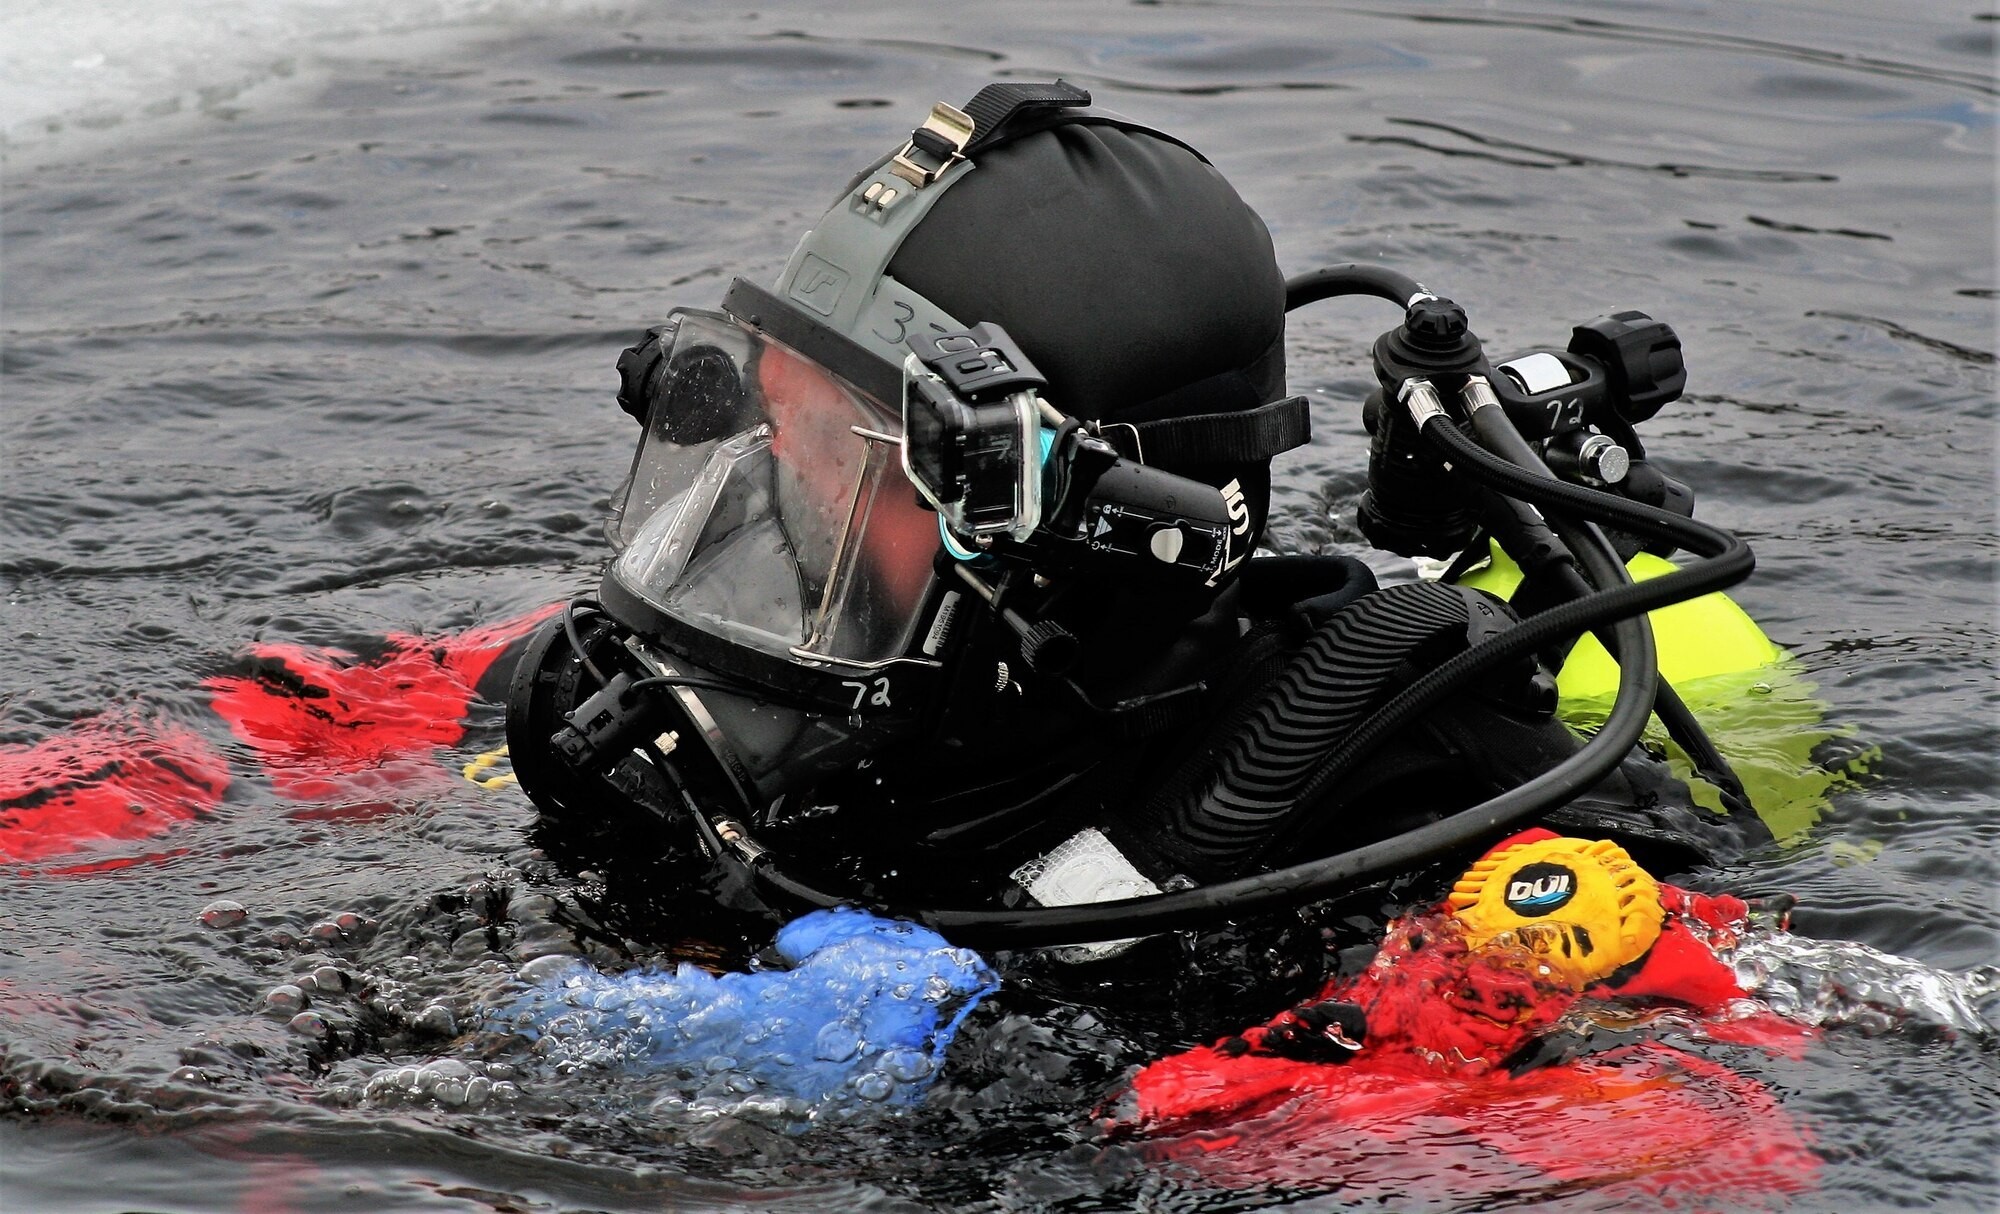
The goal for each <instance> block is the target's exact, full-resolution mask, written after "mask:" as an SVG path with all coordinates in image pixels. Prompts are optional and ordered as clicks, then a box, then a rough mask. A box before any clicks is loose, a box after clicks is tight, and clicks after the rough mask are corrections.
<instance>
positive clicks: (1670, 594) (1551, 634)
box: [1299, 415, 1757, 798]
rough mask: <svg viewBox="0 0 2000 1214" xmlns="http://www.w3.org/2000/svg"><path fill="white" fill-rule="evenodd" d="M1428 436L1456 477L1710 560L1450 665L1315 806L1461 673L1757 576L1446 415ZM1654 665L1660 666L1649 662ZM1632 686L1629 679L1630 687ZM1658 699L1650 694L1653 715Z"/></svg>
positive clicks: (1347, 763) (1569, 607)
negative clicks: (1476, 436) (1550, 475)
mask: <svg viewBox="0 0 2000 1214" xmlns="http://www.w3.org/2000/svg"><path fill="white" fill-rule="evenodd" d="M1421 433H1422V435H1423V436H1424V438H1426V439H1428V440H1429V441H1431V442H1433V443H1435V444H1437V445H1438V446H1440V447H1442V448H1443V449H1444V453H1445V455H1446V456H1447V458H1449V459H1450V460H1452V461H1453V464H1454V466H1455V467H1456V468H1458V469H1459V470H1460V471H1463V472H1465V473H1466V474H1467V475H1470V476H1471V477H1472V478H1473V479H1474V480H1477V481H1480V482H1482V483H1484V484H1486V485H1487V486H1488V487H1490V488H1493V489H1497V490H1499V491H1500V492H1503V493H1506V494H1508V495H1509V496H1512V497H1517V498H1520V499H1522V500H1523V501H1527V502H1530V503H1532V504H1534V505H1536V506H1540V507H1543V508H1544V509H1548V510H1558V511H1562V510H1567V511H1570V512H1571V513H1574V514H1575V515H1577V516H1579V517H1582V518H1586V519H1590V520H1591V521H1594V522H1613V523H1617V524H1618V525H1620V526H1622V527H1624V528H1626V529H1627V530H1631V531H1636V532H1639V533H1640V534H1642V535H1647V536H1653V537H1658V538H1663V539H1672V540H1674V541H1675V542H1676V543H1678V544H1679V545H1680V546H1682V547H1684V548H1687V549H1688V550H1689V551H1691V552H1694V553H1697V554H1698V555H1701V556H1704V557H1707V558H1709V559H1708V560H1705V561H1703V562H1702V563H1701V564H1699V565H1695V566H1691V567H1689V568H1685V569H1677V570H1675V571H1674V572H1672V573H1669V574H1666V575H1664V576H1661V577H1658V578H1654V579H1652V580H1650V581H1646V582H1639V583H1631V582H1627V583H1625V584H1623V585H1619V586H1615V587H1612V588H1609V589H1606V590H1601V591H1599V592H1598V593H1596V594H1593V595H1591V596H1590V597H1589V598H1587V599H1576V600H1572V601H1570V602H1568V603H1563V604H1561V605H1559V606H1556V607H1552V608H1550V609H1549V610H1547V611H1544V612H1542V613H1540V614H1538V615H1534V616H1530V617H1529V618H1528V619H1526V620H1524V621H1522V623H1521V626H1520V627H1518V628H1514V629H1510V630H1508V631H1507V632H1505V633H1503V634H1501V635H1500V636H1498V637H1496V638H1494V639H1493V640H1491V641H1488V642H1486V643H1485V644H1483V645H1480V646H1477V647H1475V648H1472V649H1468V650H1466V651H1465V652H1463V653H1460V654H1458V655H1457V656H1456V657H1453V658H1451V659H1450V660H1448V661H1446V662H1444V663H1443V664H1442V665H1440V666H1438V667H1437V668H1436V669H1435V670H1433V671H1431V673H1430V674H1428V675H1426V676H1424V677H1423V678H1422V679H1419V680H1418V681H1417V682H1415V683H1413V684H1411V685H1410V686H1409V687H1408V688H1406V689H1405V690H1404V691H1403V692H1402V693H1401V694H1400V695H1398V696H1397V697H1396V698H1395V699H1393V700H1391V701H1390V702H1389V703H1388V704H1386V705H1384V706H1383V708H1382V709H1381V710H1380V711H1379V712H1378V713H1376V715H1375V716H1374V717H1372V718H1370V719H1369V720H1367V721H1365V722H1363V723H1362V724H1361V726H1360V727H1359V728H1357V729H1356V730H1355V731H1354V732H1353V733H1352V734H1350V735H1348V738H1347V740H1346V741H1345V742H1343V743H1342V744H1341V746H1340V747H1339V748H1337V749H1336V750H1335V751H1334V752H1333V753H1332V754H1331V755H1329V756H1328V757H1327V758H1326V760H1325V761H1324V762H1323V763H1322V764H1321V767H1320V769H1319V770H1318V771H1317V772H1315V773H1314V775H1313V778H1312V779H1310V780H1308V781H1307V782H1306V784H1305V785H1304V786H1303V787H1302V788H1301V789H1300V793H1299V795H1300V797H1301V798H1311V797H1314V796H1317V795H1318V794H1319V793H1321V792H1323V791H1324V790H1325V789H1326V787H1327V786H1328V785H1329V784H1330V783H1332V782H1333V781H1334V780H1337V779H1339V778H1340V777H1342V776H1343V775H1345V774H1346V773H1347V772H1348V771H1349V770H1350V769H1351V768H1352V766H1353V765H1354V763H1355V762H1356V761H1357V760H1358V759H1359V758H1360V757H1361V756H1362V755H1364V754H1366V753H1367V752H1368V751H1369V750H1370V749H1372V748H1373V747H1374V746H1376V745H1377V744H1379V743H1380V742H1381V741H1382V740H1383V739H1384V738H1386V737H1387V736H1388V735H1389V734H1390V733H1392V732H1394V731H1395V730H1398V729H1401V728H1403V727H1404V726H1405V725H1407V724H1409V723H1410V722H1411V721H1412V720H1414V719H1415V718H1416V717H1417V715H1418V714H1420V713H1423V712H1425V711H1428V710H1429V709H1430V708H1432V707H1435V706H1436V705H1437V704H1438V703H1440V702H1442V700H1443V699H1444V697H1445V695H1446V694H1448V693H1449V691H1450V690H1451V688H1452V687H1454V686H1456V680H1453V679H1449V678H1447V677H1446V676H1448V675H1449V674H1450V673H1452V672H1453V671H1454V670H1455V669H1456V668H1461V667H1462V668H1464V669H1462V670H1459V671H1458V674H1459V677H1461V678H1464V677H1470V676H1471V674H1472V673H1474V672H1477V671H1479V670H1484V669H1486V668H1487V667H1489V666H1491V665H1493V664H1495V663H1496V662H1498V661H1503V660H1505V658H1509V657H1515V656H1519V655H1521V654H1525V653H1531V652H1533V651H1534V650H1535V649H1538V648H1540V647H1541V646H1542V645H1545V644H1548V643H1550V642H1552V641H1554V640H1556V639H1558V638H1568V637H1571V636H1575V635H1577V634H1578V633H1581V632H1585V631H1589V630H1591V629H1593V628H1595V627H1596V626H1597V625H1598V624H1601V623H1605V622H1608V621H1610V620H1615V619H1623V618H1626V617H1629V616H1633V615H1638V614H1643V613H1645V612H1648V611H1652V610H1654V609H1656V608H1659V607H1664V606H1667V605H1668V604H1671V603H1678V602H1682V601H1685V600H1687V599H1691V598H1696V597H1699V596H1700V595H1703V594H1707V593H1709V592H1710V591H1713V590H1721V589H1723V588H1725V587H1728V586H1733V585H1735V584H1736V583H1737V582H1740V581H1742V580H1743V579H1744V578H1746V577H1749V576H1750V573H1751V571H1752V570H1754V569H1755V568H1756V567H1757V561H1756V557H1755V556H1753V555H1752V554H1751V552H1750V548H1749V546H1748V545H1747V544H1745V543H1744V542H1743V541H1742V540H1740V539H1738V538H1736V537H1735V536H1733V535H1731V534H1729V533H1728V532H1726V531H1723V530H1721V529H1719V528H1716V527H1710V526H1708V525H1707V524H1706V523H1700V522H1696V521H1695V520H1694V519H1689V518H1682V517H1681V516H1680V515H1677V514H1671V513H1669V512H1667V511H1665V510H1659V509H1655V508H1654V507H1651V506H1645V505H1641V504H1640V503H1638V502H1632V501H1627V500H1625V499H1624V498H1620V497H1615V496H1613V495H1611V494H1608V493H1600V492H1598V491H1596V490H1592V489H1585V488H1583V487H1581V486H1578V485H1571V484H1569V483H1567V482H1564V481H1557V480H1547V479H1544V478H1542V477H1539V476H1536V475H1535V474H1534V473H1532V472H1529V471H1528V470H1526V469H1524V468H1519V467H1516V466H1515V465H1513V464H1511V463H1508V462H1507V461H1505V460H1503V459H1500V458H1499V457H1497V456H1494V455H1491V454H1488V453H1487V452H1486V451H1485V450H1483V449H1481V448H1480V447H1479V445H1478V444H1476V443H1474V442H1473V441H1472V440H1471V439H1469V438H1467V437H1465V436H1464V435H1463V434H1460V433H1459V432H1458V428H1457V427H1456V426H1454V425H1453V424H1452V423H1451V422H1450V421H1449V420H1447V419H1445V418H1444V417H1443V416H1442V415H1436V416H1433V417H1431V418H1429V419H1427V420H1426V421H1425V422H1424V423H1423V425H1422V427H1421ZM1646 644H1647V648H1648V650H1649V651H1650V649H1651V644H1652V634H1651V631H1650V629H1649V630H1647V631H1646ZM1500 653H1504V654H1505V657H1494V656H1489V655H1491V654H1500ZM1647 664H1648V665H1651V664H1652V663H1651V661H1650V660H1649V661H1648V663H1647ZM1622 669H1623V667H1622V665H1621V670H1622ZM1622 682H1623V680H1622V679H1621V685H1622ZM1621 690H1622V686H1621ZM1650 699H1651V696H1650V692H1649V694H1648V701H1649V709H1650Z"/></svg>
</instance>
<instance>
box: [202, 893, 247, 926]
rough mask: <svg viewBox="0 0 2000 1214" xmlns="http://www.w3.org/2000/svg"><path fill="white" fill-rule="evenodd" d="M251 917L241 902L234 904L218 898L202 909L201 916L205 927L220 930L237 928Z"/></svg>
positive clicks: (226, 899)
mask: <svg viewBox="0 0 2000 1214" xmlns="http://www.w3.org/2000/svg"><path fill="white" fill-rule="evenodd" d="M249 917H250V912H249V911H247V910H245V909H243V904H242V903H241V902H232V901H230V900H229V899H228V898H217V899H216V900H215V901H213V902H211V903H209V904H208V905H207V906H204V907H202V908H201V915H200V919H201V925H202V926H203V927H213V928H218V929H219V928H225V927H235V926H236V925H237V924H239V923H242V922H243V921H244V920H245V919H248V918H249Z"/></svg>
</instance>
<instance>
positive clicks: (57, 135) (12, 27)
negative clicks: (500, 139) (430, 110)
mask: <svg viewBox="0 0 2000 1214" xmlns="http://www.w3.org/2000/svg"><path fill="white" fill-rule="evenodd" d="M608 11H612V9H611V6H610V5H608V4H601V3H593V2H591V0H165V2H161V0H91V2H90V3H87V4H78V3H75V2H74V0H8V3H6V4H5V5H0V149H7V150H10V151H11V150H14V149H19V148H23V147H30V146H33V147H37V148H41V149H46V148H48V147H50V146H57V145H66V144H72V143H76V142H79V141H83V140H87V139H89V138H90V137H91V135H92V133H94V132H95V133H103V132H108V131H128V130H132V129H134V128H139V129H144V128H146V127H148V126H150V125H152V124H155V123H158V122H160V121H163V120H168V119H171V118H173V117H174V116H176V115H182V116H185V115H189V114H197V115H198V114H204V113H207V114H215V113H217V112H220V111H224V110H226V109H228V108H230V107H237V106H242V105H244V104H246V102H247V101H248V100H249V98H250V96H251V95H252V94H258V95H260V96H261V95H265V94H268V93H270V92H272V91H273V90H274V89H275V88H277V87H280V86H283V85H284V84H286V83H287V82H295V81H298V80H300V79H301V78H302V77H305V76H309V75H311V74H312V72H313V70H314V67H315V64H316V61H317V59H318V57H319V56H320V55H321V54H322V53H325V52H328V51H338V50H340V49H341V48H343V47H350V46H352V45H354V44H356V43H358V42H360V41H362V40H365V39H370V38H379V37H385V36H387V37H391V38H403V37H415V36H417V35H432V36H436V35H442V36H447V37H449V36H452V35H454V34H456V35H461V36H479V35H484V34H492V33H494V32H497V31H500V30H504V29H505V28H507V27H508V26H512V25H516V24H521V23H525V22H527V21H530V20H535V19H541V18H547V17H550V16H554V15H560V14H565V13H599V12H608Z"/></svg>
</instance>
